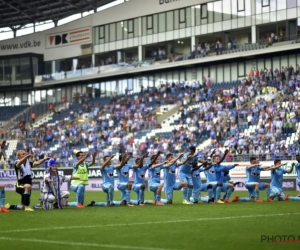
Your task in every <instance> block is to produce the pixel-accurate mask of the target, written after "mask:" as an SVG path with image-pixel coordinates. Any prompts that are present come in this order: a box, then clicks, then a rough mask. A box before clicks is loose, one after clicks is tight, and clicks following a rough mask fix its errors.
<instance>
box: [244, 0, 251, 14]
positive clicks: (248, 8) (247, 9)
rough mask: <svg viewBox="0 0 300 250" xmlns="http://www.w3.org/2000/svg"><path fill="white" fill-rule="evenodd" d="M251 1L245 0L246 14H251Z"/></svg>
mask: <svg viewBox="0 0 300 250" xmlns="http://www.w3.org/2000/svg"><path fill="white" fill-rule="evenodd" d="M251 13H252V12H251V1H245V15H246V16H251Z"/></svg>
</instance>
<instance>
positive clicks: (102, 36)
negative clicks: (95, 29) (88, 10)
mask: <svg viewBox="0 0 300 250" xmlns="http://www.w3.org/2000/svg"><path fill="white" fill-rule="evenodd" d="M104 37H105V33H104V26H100V27H99V39H101V38H104Z"/></svg>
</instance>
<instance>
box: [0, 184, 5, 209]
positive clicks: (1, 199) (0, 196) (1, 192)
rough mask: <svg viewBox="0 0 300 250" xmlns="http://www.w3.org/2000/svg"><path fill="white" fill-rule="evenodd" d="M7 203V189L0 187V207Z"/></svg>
mask: <svg viewBox="0 0 300 250" xmlns="http://www.w3.org/2000/svg"><path fill="white" fill-rule="evenodd" d="M4 205H5V189H4V188H1V189H0V208H2V207H4Z"/></svg>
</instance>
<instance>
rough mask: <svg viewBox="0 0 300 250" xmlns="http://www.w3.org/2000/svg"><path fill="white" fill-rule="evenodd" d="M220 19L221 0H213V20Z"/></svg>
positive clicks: (219, 20)
mask: <svg viewBox="0 0 300 250" xmlns="http://www.w3.org/2000/svg"><path fill="white" fill-rule="evenodd" d="M221 21H222V2H221V1H216V2H214V22H221Z"/></svg>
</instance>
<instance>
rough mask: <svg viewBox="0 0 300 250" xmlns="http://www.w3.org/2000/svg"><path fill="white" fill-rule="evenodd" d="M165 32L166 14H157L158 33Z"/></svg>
mask: <svg viewBox="0 0 300 250" xmlns="http://www.w3.org/2000/svg"><path fill="white" fill-rule="evenodd" d="M165 31H166V13H160V14H158V32H165Z"/></svg>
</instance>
